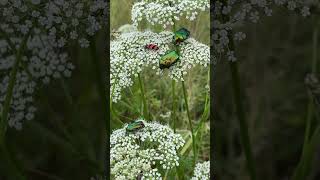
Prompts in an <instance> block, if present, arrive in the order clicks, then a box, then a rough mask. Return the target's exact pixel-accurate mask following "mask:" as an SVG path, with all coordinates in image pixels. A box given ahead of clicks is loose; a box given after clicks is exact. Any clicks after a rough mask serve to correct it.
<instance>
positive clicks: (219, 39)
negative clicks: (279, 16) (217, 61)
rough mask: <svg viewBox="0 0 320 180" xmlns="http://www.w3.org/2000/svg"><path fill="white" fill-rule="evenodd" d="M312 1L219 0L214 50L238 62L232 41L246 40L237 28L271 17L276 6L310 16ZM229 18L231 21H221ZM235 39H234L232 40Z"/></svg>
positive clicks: (215, 10) (215, 22)
mask: <svg viewBox="0 0 320 180" xmlns="http://www.w3.org/2000/svg"><path fill="white" fill-rule="evenodd" d="M309 3H310V0H309V1H306V0H251V1H238V0H227V1H224V0H217V1H215V3H214V10H213V12H214V13H215V14H214V21H213V25H212V26H213V29H214V32H213V35H212V39H213V48H214V50H215V52H217V53H219V54H222V53H225V54H226V56H227V58H228V60H229V61H236V60H237V58H236V57H235V55H234V50H233V49H232V48H230V47H229V46H230V44H231V43H230V42H231V41H241V40H243V39H245V38H246V34H245V33H243V32H237V31H236V30H235V27H239V26H242V25H243V24H245V23H246V22H252V23H257V22H258V21H259V20H260V19H261V16H271V15H272V9H271V7H272V6H274V5H278V6H283V7H286V8H287V9H289V10H292V11H300V13H301V15H302V16H303V17H306V16H308V15H310V11H309V7H308V5H309ZM222 16H227V17H228V19H229V20H227V21H225V20H226V18H224V21H222V20H221V17H222ZM230 37H233V39H230Z"/></svg>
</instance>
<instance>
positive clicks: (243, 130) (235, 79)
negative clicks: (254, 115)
mask: <svg viewBox="0 0 320 180" xmlns="http://www.w3.org/2000/svg"><path fill="white" fill-rule="evenodd" d="M229 65H230V69H231V76H232V85H233V95H234V99H235V105H236V110H237V116H238V120H239V123H240V138H241V141H242V144H243V148H244V152H245V155H246V160H247V167H248V170H249V173H250V176H251V180H256V170H255V163H254V160H253V155H252V151H251V144H250V138H249V132H248V124H247V122H246V117H245V113H244V111H243V106H242V99H241V93H240V79H239V71H238V64H237V61H235V62H230V63H229Z"/></svg>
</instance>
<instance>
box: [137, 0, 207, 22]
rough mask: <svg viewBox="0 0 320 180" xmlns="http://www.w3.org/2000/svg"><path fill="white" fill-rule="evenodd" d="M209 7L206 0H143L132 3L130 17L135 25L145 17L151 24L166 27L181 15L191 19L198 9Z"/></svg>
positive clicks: (203, 9) (194, 17)
mask: <svg viewBox="0 0 320 180" xmlns="http://www.w3.org/2000/svg"><path fill="white" fill-rule="evenodd" d="M209 8H210V1H208V0H155V1H153V2H149V1H148V0H143V1H141V2H137V3H135V4H134V5H133V7H132V11H131V18H132V21H133V24H135V25H138V23H139V22H140V21H142V20H143V19H146V20H147V21H148V22H149V23H151V24H152V25H155V24H160V25H162V26H163V27H164V28H166V27H167V26H170V25H173V23H174V20H180V18H181V17H185V18H186V19H189V20H191V21H192V20H194V19H196V17H197V15H198V14H199V12H200V11H205V10H206V9H209Z"/></svg>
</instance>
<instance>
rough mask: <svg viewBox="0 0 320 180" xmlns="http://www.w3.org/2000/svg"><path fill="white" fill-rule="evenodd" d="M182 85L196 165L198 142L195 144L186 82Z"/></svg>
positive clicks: (182, 82)
mask: <svg viewBox="0 0 320 180" xmlns="http://www.w3.org/2000/svg"><path fill="white" fill-rule="evenodd" d="M181 84H182V90H183V97H184V103H185V105H186V110H187V115H188V123H189V128H190V131H191V137H192V150H193V156H194V158H193V165H194V164H195V161H196V158H197V156H196V155H197V154H196V153H197V152H196V142H195V136H194V132H193V127H192V121H191V116H190V111H189V105H188V96H187V91H186V87H185V85H184V81H181Z"/></svg>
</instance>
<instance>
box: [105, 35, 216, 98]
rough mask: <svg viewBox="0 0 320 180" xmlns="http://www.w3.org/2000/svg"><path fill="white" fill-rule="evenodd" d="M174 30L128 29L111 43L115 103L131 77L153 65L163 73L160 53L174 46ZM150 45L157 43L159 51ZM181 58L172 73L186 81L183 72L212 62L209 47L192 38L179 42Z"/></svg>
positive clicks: (130, 81)
mask: <svg viewBox="0 0 320 180" xmlns="http://www.w3.org/2000/svg"><path fill="white" fill-rule="evenodd" d="M172 39H173V33H172V32H168V31H163V32H160V33H154V32H151V31H145V32H139V31H134V32H129V33H122V34H121V35H120V36H119V37H118V38H117V39H115V40H114V41H111V43H110V47H111V48H110V65H111V68H110V79H111V81H110V83H111V89H110V92H111V97H112V101H113V102H117V101H118V100H119V99H120V98H121V90H122V89H124V88H127V87H129V86H131V85H132V84H133V80H132V76H137V75H138V73H140V72H141V71H142V70H143V69H144V68H145V67H152V69H154V70H155V72H156V74H162V73H163V71H165V70H161V69H160V68H159V61H160V59H161V56H162V55H164V54H165V53H166V52H167V51H168V50H170V49H173V48H174V47H173V45H172ZM147 44H155V45H157V46H158V47H159V49H158V50H152V49H147V48H145V46H146V45H147ZM179 48H180V52H179V54H180V57H179V61H178V62H177V63H176V64H174V65H172V66H171V67H170V68H169V69H168V70H169V76H170V77H171V78H172V79H175V80H177V81H178V80H181V81H183V75H185V74H187V70H189V69H190V68H192V67H193V66H195V65H202V66H205V67H206V66H207V65H208V64H209V63H210V48H209V46H207V45H204V44H201V43H199V42H197V41H196V40H194V39H193V38H188V39H187V40H186V41H184V42H183V43H181V44H180V45H179Z"/></svg>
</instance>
